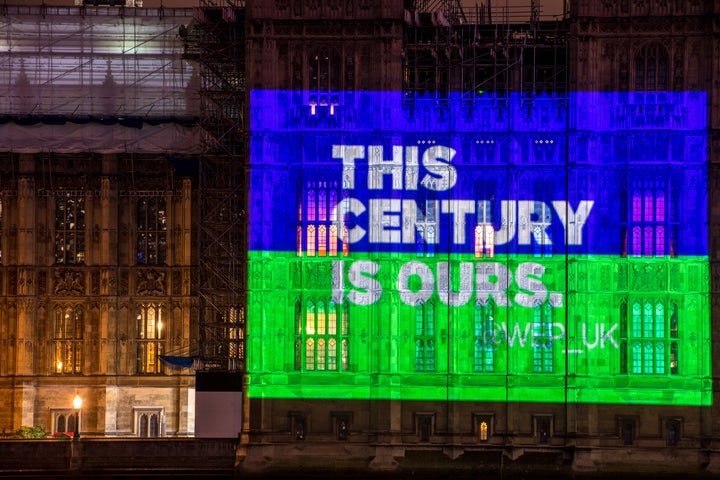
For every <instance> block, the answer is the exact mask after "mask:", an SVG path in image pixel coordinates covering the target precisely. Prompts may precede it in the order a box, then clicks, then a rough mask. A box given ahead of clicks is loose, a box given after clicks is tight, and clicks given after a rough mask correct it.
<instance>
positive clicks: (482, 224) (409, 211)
mask: <svg viewBox="0 0 720 480" xmlns="http://www.w3.org/2000/svg"><path fill="white" fill-rule="evenodd" d="M706 105H707V98H706V95H705V94H704V93H701V92H652V93H590V92H587V93H575V94H573V95H571V97H570V98H569V99H557V98H549V97H533V98H529V97H528V98H525V97H523V96H521V95H515V96H511V97H509V98H492V97H489V96H488V97H487V98H484V97H480V99H474V101H473V102H472V104H468V102H465V101H464V99H463V98H462V97H461V95H459V94H458V95H451V96H450V97H449V98H448V99H446V101H445V103H444V104H443V105H440V106H438V105H437V104H436V102H435V100H432V101H430V100H428V101H427V103H424V101H422V100H419V101H416V102H415V103H414V104H413V106H412V108H409V107H407V106H406V107H403V99H402V95H401V93H399V92H337V93H336V94H334V95H331V96H330V97H328V98H324V99H318V98H317V97H316V96H315V95H313V93H312V92H298V91H292V92H291V91H269V90H255V91H253V92H251V108H250V112H251V118H250V120H251V137H250V163H251V170H250V194H249V195H250V196H249V204H250V234H249V235H250V238H249V244H250V253H249V255H250V258H249V261H250V266H249V279H248V290H249V295H248V342H249V343H248V374H249V385H248V395H249V396H250V397H251V398H252V397H263V398H305V399H407V400H413V399H425V400H457V401H542V402H566V401H567V402H596V403H623V404H627V403H642V404H682V405H709V404H710V403H711V372H710V328H709V288H708V285H709V281H708V254H707V251H708V247H707V215H708V211H707V153H706V152H707V106H706Z"/></svg>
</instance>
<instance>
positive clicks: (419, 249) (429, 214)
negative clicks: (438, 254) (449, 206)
mask: <svg viewBox="0 0 720 480" xmlns="http://www.w3.org/2000/svg"><path fill="white" fill-rule="evenodd" d="M416 203H417V206H418V208H417V210H415V251H416V255H417V256H418V257H434V256H435V248H436V245H437V243H438V237H437V232H438V201H437V200H436V199H433V198H428V195H427V194H426V192H418V194H417V197H416Z"/></svg>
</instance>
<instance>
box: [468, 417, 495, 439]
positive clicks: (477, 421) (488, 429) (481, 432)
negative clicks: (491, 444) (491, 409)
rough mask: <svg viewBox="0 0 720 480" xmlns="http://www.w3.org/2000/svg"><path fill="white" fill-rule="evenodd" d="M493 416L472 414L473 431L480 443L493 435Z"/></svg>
mask: <svg viewBox="0 0 720 480" xmlns="http://www.w3.org/2000/svg"><path fill="white" fill-rule="evenodd" d="M493 420H494V415H493V414H491V413H474V414H473V431H474V432H475V434H476V435H477V439H478V440H479V441H481V442H487V441H488V440H490V437H491V436H492V434H493Z"/></svg>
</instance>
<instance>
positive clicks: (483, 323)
mask: <svg viewBox="0 0 720 480" xmlns="http://www.w3.org/2000/svg"><path fill="white" fill-rule="evenodd" d="M474 323H475V325H474V327H475V348H474V358H475V362H474V368H473V370H474V371H475V372H493V371H494V370H495V342H494V339H495V320H494V316H493V306H492V304H491V303H490V302H488V304H487V305H475V322H474Z"/></svg>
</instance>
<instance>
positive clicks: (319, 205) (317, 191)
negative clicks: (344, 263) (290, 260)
mask: <svg viewBox="0 0 720 480" xmlns="http://www.w3.org/2000/svg"><path fill="white" fill-rule="evenodd" d="M302 199H305V202H306V204H305V206H303V205H302ZM298 202H300V204H299V205H298V206H297V211H298V224H297V231H296V239H295V242H296V250H297V256H298V257H301V256H302V255H303V252H307V256H309V257H314V256H320V257H324V256H331V257H335V256H337V255H338V242H340V241H342V242H343V248H342V250H341V251H342V255H343V256H346V255H347V254H348V246H347V229H346V228H345V227H344V224H343V230H342V232H339V231H338V225H339V224H340V223H341V221H344V220H345V218H346V214H347V211H346V210H347V207H346V206H345V207H343V209H344V210H345V211H343V212H340V211H337V206H338V182H335V181H311V182H309V183H308V184H307V185H306V190H305V192H304V194H302V195H301V194H298ZM303 212H304V213H305V217H303ZM303 233H304V234H305V239H303ZM340 233H342V234H343V236H342V237H340ZM303 241H305V244H303Z"/></svg>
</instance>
